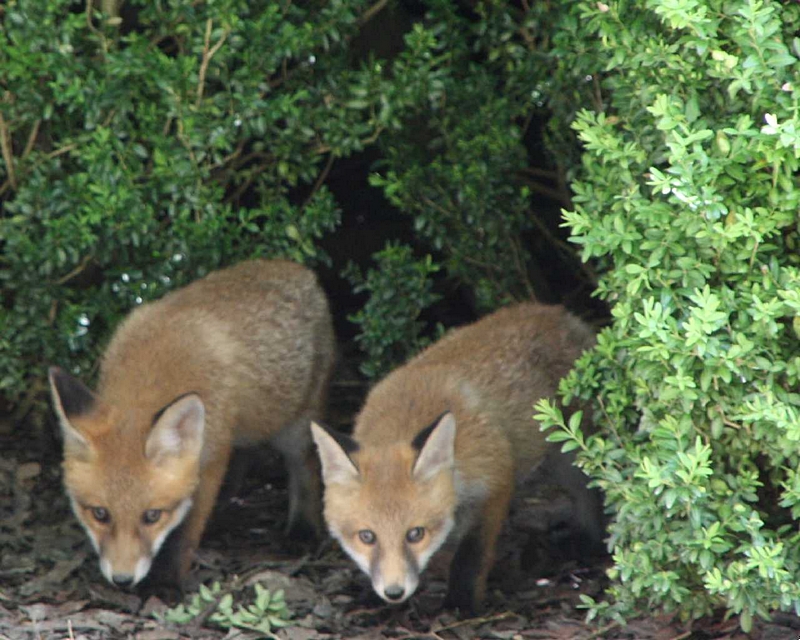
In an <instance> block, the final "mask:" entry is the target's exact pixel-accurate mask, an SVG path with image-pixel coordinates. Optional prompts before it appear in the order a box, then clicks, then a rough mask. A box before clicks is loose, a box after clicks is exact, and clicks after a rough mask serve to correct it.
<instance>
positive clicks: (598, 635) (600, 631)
mask: <svg viewBox="0 0 800 640" xmlns="http://www.w3.org/2000/svg"><path fill="white" fill-rule="evenodd" d="M618 626H619V622H612V623H611V624H607V625H606V626H604V627H600V628H599V629H598V630H597V631H595V632H594V633H592V634H590V635H588V636H586V640H593V639H594V638H601V637H603V636H604V635H605V634H606V632H607V631H611V630H612V629H616V628H617V627H618Z"/></svg>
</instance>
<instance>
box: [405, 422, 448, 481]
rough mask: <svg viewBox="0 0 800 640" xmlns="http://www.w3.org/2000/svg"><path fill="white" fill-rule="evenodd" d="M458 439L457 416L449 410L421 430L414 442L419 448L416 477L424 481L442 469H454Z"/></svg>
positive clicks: (415, 468)
mask: <svg viewBox="0 0 800 640" xmlns="http://www.w3.org/2000/svg"><path fill="white" fill-rule="evenodd" d="M455 441H456V418H455V416H454V415H453V414H452V413H450V412H449V411H448V412H447V413H445V414H444V415H442V416H441V417H440V418H438V419H437V420H435V421H434V423H433V424H432V425H430V426H428V427H426V428H425V429H423V430H422V431H420V432H419V434H418V435H417V437H416V438H414V442H413V443H412V444H413V446H414V447H415V448H416V449H419V455H418V456H417V461H416V462H415V463H414V470H413V475H414V479H415V480H418V481H421V482H424V481H425V480H430V479H431V478H432V477H433V476H435V475H436V474H437V473H439V472H440V471H444V470H446V469H452V468H453V464H454V448H455Z"/></svg>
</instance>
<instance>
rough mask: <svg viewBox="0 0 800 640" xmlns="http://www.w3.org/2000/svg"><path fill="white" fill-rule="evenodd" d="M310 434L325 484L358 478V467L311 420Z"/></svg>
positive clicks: (341, 482)
mask: <svg viewBox="0 0 800 640" xmlns="http://www.w3.org/2000/svg"><path fill="white" fill-rule="evenodd" d="M311 436H312V437H313V438H314V442H315V443H316V445H317V453H318V454H319V460H320V462H321V463H322V480H323V482H324V483H325V484H326V485H327V484H347V483H349V482H356V481H357V480H358V469H357V468H356V466H355V465H354V464H353V461H352V460H351V459H350V457H349V456H348V455H347V453H346V452H345V450H344V449H342V447H341V446H340V445H339V443H338V442H336V440H335V439H334V438H333V437H332V436H331V435H330V434H329V433H328V432H327V431H325V429H323V428H322V427H320V426H319V425H318V424H317V423H316V422H313V421H312V422H311Z"/></svg>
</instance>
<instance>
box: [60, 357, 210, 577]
mask: <svg viewBox="0 0 800 640" xmlns="http://www.w3.org/2000/svg"><path fill="white" fill-rule="evenodd" d="M50 387H51V391H52V394H53V404H54V406H55V410H56V413H57V414H58V418H59V421H60V423H61V429H62V432H63V434H64V464H63V467H64V485H65V487H66V490H67V494H68V495H69V498H70V501H71V503H72V508H73V510H74V511H75V515H76V516H77V517H78V520H79V521H80V523H81V524H82V525H83V527H84V529H86V533H88V534H89V538H90V539H91V541H92V544H93V545H94V548H95V549H96V550H97V553H98V554H99V555H100V569H101V570H102V572H103V575H104V576H105V577H106V579H107V580H109V581H110V582H112V583H114V584H116V585H119V586H131V585H134V584H136V583H137V582H139V581H140V580H141V579H142V578H144V577H145V576H146V575H147V573H148V571H149V570H150V565H151V563H152V561H153V558H154V557H155V555H156V553H157V552H158V550H159V548H160V547H161V545H162V544H163V542H164V540H165V539H166V537H167V535H168V534H169V533H170V531H172V530H173V529H174V528H175V527H176V526H178V524H180V522H181V521H182V520H183V518H184V517H185V516H186V513H187V512H188V511H189V508H190V507H191V505H192V494H193V493H194V489H195V487H196V485H197V481H198V475H199V462H200V452H201V449H202V445H203V428H204V424H205V409H204V406H203V402H202V401H201V400H200V398H199V396H197V395H196V394H194V393H190V394H186V395H183V396H180V397H178V398H176V399H175V400H174V401H173V402H171V403H170V404H168V405H167V406H166V407H164V408H162V409H161V410H160V411H158V412H157V413H156V414H155V415H150V416H139V417H138V418H137V417H136V416H134V415H123V414H122V413H121V412H119V411H118V410H117V409H116V408H115V407H112V406H109V405H107V404H105V403H104V402H103V401H102V400H101V399H100V398H99V397H98V396H96V395H95V394H93V393H92V392H91V391H90V390H89V389H88V388H86V387H85V386H84V385H83V383H81V382H80V381H78V380H77V379H76V378H73V377H72V376H70V375H69V374H67V373H65V372H64V371H62V370H61V369H59V368H57V367H52V368H51V369H50ZM137 419H138V420H140V421H141V420H147V423H148V424H147V425H145V426H144V428H142V425H138V424H137V423H136V421H137Z"/></svg>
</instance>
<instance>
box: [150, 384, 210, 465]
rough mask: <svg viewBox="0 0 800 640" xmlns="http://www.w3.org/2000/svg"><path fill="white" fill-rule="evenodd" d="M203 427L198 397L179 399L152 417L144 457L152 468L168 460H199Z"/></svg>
mask: <svg viewBox="0 0 800 640" xmlns="http://www.w3.org/2000/svg"><path fill="white" fill-rule="evenodd" d="M205 424H206V409H205V405H204V404H203V401H202V400H201V399H200V396H198V395H197V394H196V393H187V394H185V395H182V396H179V397H178V398H176V399H175V400H173V401H172V402H171V403H170V404H168V405H167V406H166V407H164V408H163V409H161V411H159V412H158V413H156V415H155V416H154V417H153V429H152V431H150V435H149V436H148V437H147V443H146V444H145V447H144V455H145V456H146V457H147V458H148V459H149V460H152V461H153V462H154V463H155V464H160V463H161V462H163V461H165V460H167V459H169V458H184V457H199V456H200V452H201V451H202V449H203V432H204V430H205Z"/></svg>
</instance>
